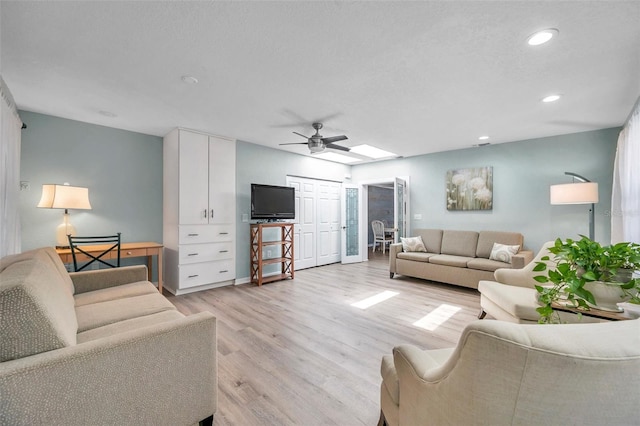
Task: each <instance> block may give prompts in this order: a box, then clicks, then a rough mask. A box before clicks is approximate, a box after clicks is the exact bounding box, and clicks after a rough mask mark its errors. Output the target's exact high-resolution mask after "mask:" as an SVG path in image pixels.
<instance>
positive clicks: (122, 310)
mask: <svg viewBox="0 0 640 426" xmlns="http://www.w3.org/2000/svg"><path fill="white" fill-rule="evenodd" d="M75 309H76V316H77V317H78V332H79V333H80V332H83V331H87V330H91V329H93V328H97V327H102V326H105V325H108V324H113V323H115V322H118V321H124V320H128V319H131V318H137V317H142V316H145V315H151V314H155V313H158V312H163V311H170V310H175V309H176V308H175V306H173V305H172V304H171V302H169V301H168V300H167V299H165V298H164V297H163V296H162V295H161V294H160V293H158V292H157V291H156V292H155V293H154V294H143V295H141V296H134V297H127V298H124V299H116V300H108V301H105V302H99V303H91V304H88V305H82V306H76V308H75Z"/></svg>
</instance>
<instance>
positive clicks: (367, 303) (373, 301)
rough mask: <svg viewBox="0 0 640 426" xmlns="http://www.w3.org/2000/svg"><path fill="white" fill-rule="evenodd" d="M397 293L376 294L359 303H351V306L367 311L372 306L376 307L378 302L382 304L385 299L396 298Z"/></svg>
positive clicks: (387, 291)
mask: <svg viewBox="0 0 640 426" xmlns="http://www.w3.org/2000/svg"><path fill="white" fill-rule="evenodd" d="M398 294H400V293H398V292H395V291H389V290H386V291H383V292H382V293H378V294H376V295H375V296H371V297H367V298H366V299H362V300H361V301H359V302H355V303H352V304H351V306H353V307H355V308H360V309H367V308H370V307H371V306H373V305H377V304H378V303H380V302H384V301H385V300H387V299H391V298H392V297H393V296H397V295H398Z"/></svg>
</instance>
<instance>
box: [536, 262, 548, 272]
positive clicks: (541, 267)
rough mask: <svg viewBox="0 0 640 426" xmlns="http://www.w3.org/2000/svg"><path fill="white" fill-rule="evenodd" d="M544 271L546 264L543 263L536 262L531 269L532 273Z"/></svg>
mask: <svg viewBox="0 0 640 426" xmlns="http://www.w3.org/2000/svg"><path fill="white" fill-rule="evenodd" d="M546 270H547V264H546V263H543V262H538V263H536V266H534V267H533V271H534V272H540V271H546Z"/></svg>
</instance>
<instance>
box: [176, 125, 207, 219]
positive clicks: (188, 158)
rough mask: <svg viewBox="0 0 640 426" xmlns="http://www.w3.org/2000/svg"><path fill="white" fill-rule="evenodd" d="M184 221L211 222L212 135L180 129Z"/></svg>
mask: <svg viewBox="0 0 640 426" xmlns="http://www.w3.org/2000/svg"><path fill="white" fill-rule="evenodd" d="M179 167H180V207H179V208H180V224H183V225H189V224H207V223H208V220H209V219H208V217H209V211H208V206H209V200H208V197H209V194H208V187H209V137H208V136H207V135H203V134H200V133H191V132H186V131H182V130H181V131H180V161H179Z"/></svg>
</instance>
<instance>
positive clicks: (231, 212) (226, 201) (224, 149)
mask: <svg viewBox="0 0 640 426" xmlns="http://www.w3.org/2000/svg"><path fill="white" fill-rule="evenodd" d="M235 164H236V145H235V142H234V141H230V140H227V139H221V138H216V137H213V136H210V137H209V223H233V222H234V219H235V211H236V172H235V170H236V169H235Z"/></svg>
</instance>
